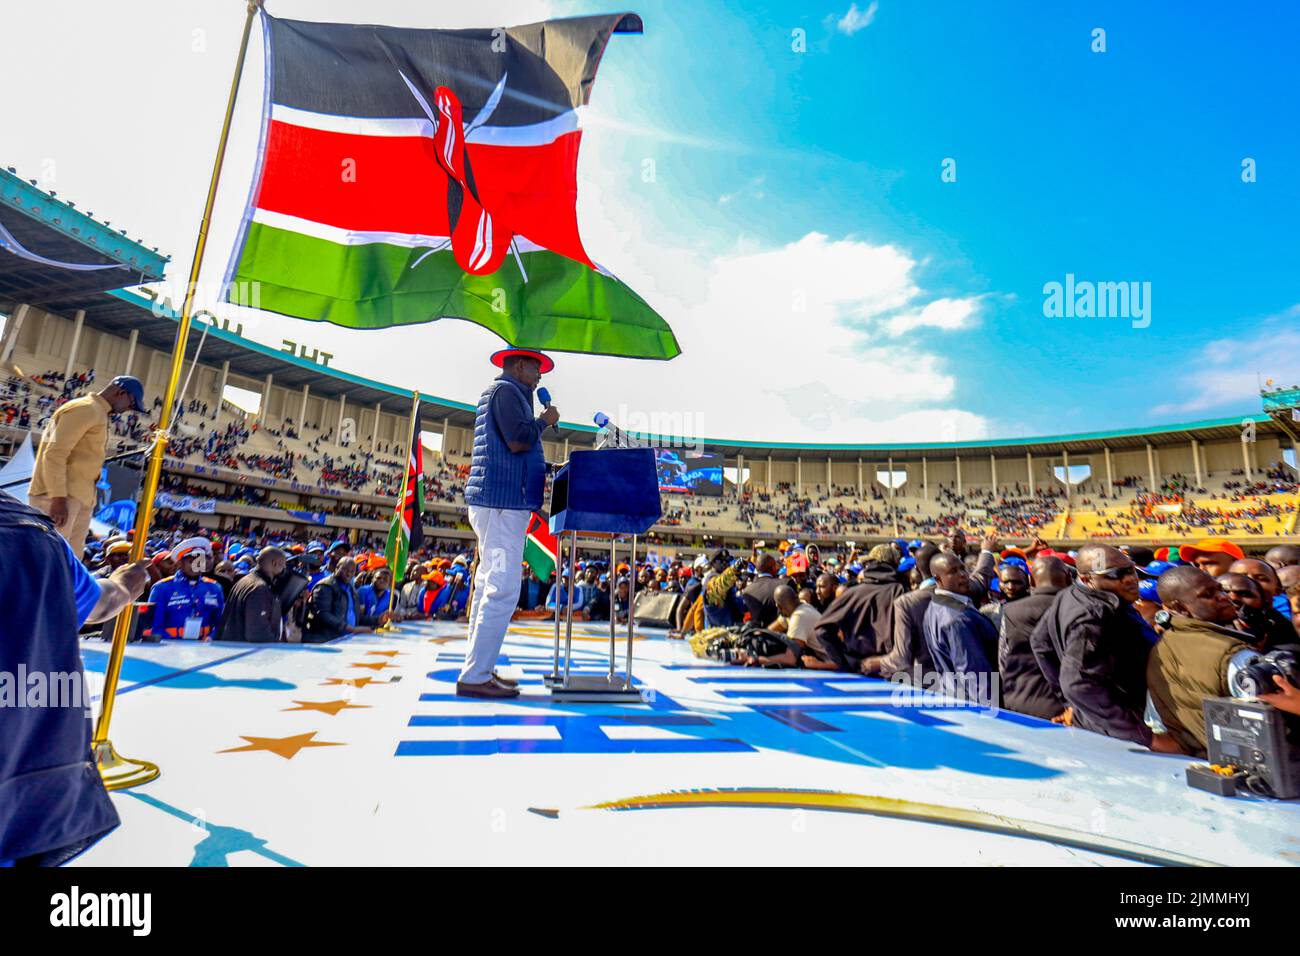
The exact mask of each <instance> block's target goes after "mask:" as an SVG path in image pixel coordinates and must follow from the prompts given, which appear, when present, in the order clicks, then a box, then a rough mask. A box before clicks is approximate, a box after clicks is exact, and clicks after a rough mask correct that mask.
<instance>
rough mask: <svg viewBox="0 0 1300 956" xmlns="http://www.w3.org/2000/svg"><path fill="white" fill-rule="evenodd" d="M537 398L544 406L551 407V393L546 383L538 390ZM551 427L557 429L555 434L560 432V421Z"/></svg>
mask: <svg viewBox="0 0 1300 956" xmlns="http://www.w3.org/2000/svg"><path fill="white" fill-rule="evenodd" d="M537 400H538V401H539V402H541V403H542V407H543V408H550V407H551V393H550V390H549V389H547V387H546V386H545V385H543V386H542V387H541V388H539V389H538V390H537ZM551 428H553V429H555V434H557V435H558V434H559V433H560V423H559V422H556V423H555V424H554V425H552V426H551Z"/></svg>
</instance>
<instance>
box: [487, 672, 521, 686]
mask: <svg viewBox="0 0 1300 956" xmlns="http://www.w3.org/2000/svg"><path fill="white" fill-rule="evenodd" d="M492 679H493V680H494V681H496V682H497V683H498V684H505V685H506V686H507V687H518V686H519V681H517V680H515V679H513V678H511V677H502V676H501V675H500V674H498V673H497V672H496V671H493V672H492Z"/></svg>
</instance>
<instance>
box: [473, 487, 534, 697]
mask: <svg viewBox="0 0 1300 956" xmlns="http://www.w3.org/2000/svg"><path fill="white" fill-rule="evenodd" d="M530 516H531V513H530V512H527V511H506V510H503V509H501V508H478V507H475V506H474V505H470V506H469V525H470V527H471V528H473V529H474V534H476V535H477V536H478V571H477V572H476V573H475V575H474V595H473V598H472V600H473V606H472V607H471V608H470V618H469V647H468V649H467V650H466V651H465V666H464V667H463V668H461V671H460V681H461V683H464V684H482V683H483V682H484V681H487V680H489V679H490V678H491V677H492V668H494V667H496V664H497V657H498V656H499V655H500V654H501V644H502V643H503V642H504V641H505V639H506V628H508V627H509V626H510V618H511V615H513V614H514V613H515V608H516V607H518V606H519V587H520V580H521V575H520V569H521V566H522V564H523V560H524V534H525V532H527V531H528V519H529V517H530Z"/></svg>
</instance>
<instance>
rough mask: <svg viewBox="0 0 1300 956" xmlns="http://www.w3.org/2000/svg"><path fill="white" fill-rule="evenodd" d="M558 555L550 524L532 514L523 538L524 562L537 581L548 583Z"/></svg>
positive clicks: (536, 514)
mask: <svg viewBox="0 0 1300 956" xmlns="http://www.w3.org/2000/svg"><path fill="white" fill-rule="evenodd" d="M558 553H559V547H558V542H557V541H556V539H555V535H553V534H551V526H550V523H549V522H548V521H547V520H546V519H545V518H543V517H542V516H541V515H539V514H538V513H537V512H536V511H534V512H533V516H532V519H531V520H530V521H529V522H528V534H527V536H526V537H525V538H524V561H525V562H526V563H527V564H528V567H529V569H530V570H531V571H532V572H533V574H535V575H537V580H539V581H549V580H550V577H551V573H552V572H553V571H555V556H556V555H557V554H558Z"/></svg>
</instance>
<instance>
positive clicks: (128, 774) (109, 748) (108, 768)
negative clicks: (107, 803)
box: [91, 740, 162, 790]
mask: <svg viewBox="0 0 1300 956" xmlns="http://www.w3.org/2000/svg"><path fill="white" fill-rule="evenodd" d="M91 749H92V750H93V751H94V753H95V766H96V767H98V768H99V776H100V778H101V779H102V780H103V781H104V786H105V787H106V788H107V789H109V790H129V789H131V788H132V787H138V786H140V785H141V784H143V783H148V782H149V781H150V780H156V779H157V778H158V775H159V774H160V773H162V771H161V770H159V769H158V765H157V764H155V763H150V762H149V761H147V760H132V759H131V758H129V757H123V756H122V755H121V754H119V753H118V752H117V751H116V750H114V749H113V742H112V741H111V740H101V741H99V742H98V743H94V744H92V745H91Z"/></svg>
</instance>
